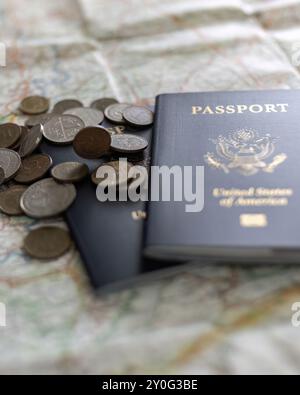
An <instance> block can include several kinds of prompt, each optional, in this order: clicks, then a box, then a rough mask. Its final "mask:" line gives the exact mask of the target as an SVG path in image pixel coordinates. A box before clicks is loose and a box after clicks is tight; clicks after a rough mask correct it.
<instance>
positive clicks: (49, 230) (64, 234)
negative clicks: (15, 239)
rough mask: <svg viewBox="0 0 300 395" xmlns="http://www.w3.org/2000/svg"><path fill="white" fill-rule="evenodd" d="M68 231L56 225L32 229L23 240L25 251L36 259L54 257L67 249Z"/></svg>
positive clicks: (69, 239) (68, 246)
mask: <svg viewBox="0 0 300 395" xmlns="http://www.w3.org/2000/svg"><path fill="white" fill-rule="evenodd" d="M70 246H71V238H70V234H69V232H68V231H66V230H65V229H62V228H59V227H57V226H43V227H40V228H37V229H34V230H32V231H31V232H30V233H29V234H28V235H27V236H26V237H25V240H24V250H25V252H26V253H27V254H28V255H30V256H31V257H33V258H37V259H55V258H59V257H60V256H62V255H63V254H64V253H65V252H67V251H68V250H69V248H70Z"/></svg>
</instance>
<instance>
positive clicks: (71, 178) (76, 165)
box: [51, 162, 89, 182]
mask: <svg viewBox="0 0 300 395" xmlns="http://www.w3.org/2000/svg"><path fill="white" fill-rule="evenodd" d="M88 174H89V168H88V166H87V165H86V164H85V163H80V162H64V163H60V164H58V165H56V166H55V167H53V169H52V170H51V175H52V177H53V178H54V179H55V180H57V181H63V182H79V181H82V180H83V179H84V178H85V177H87V176H88Z"/></svg>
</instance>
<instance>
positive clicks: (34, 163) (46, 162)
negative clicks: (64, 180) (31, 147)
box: [15, 154, 52, 184]
mask: <svg viewBox="0 0 300 395" xmlns="http://www.w3.org/2000/svg"><path fill="white" fill-rule="evenodd" d="M51 166H52V159H51V157H50V156H49V155H46V154H35V155H31V156H27V157H26V158H24V159H23V160H22V163H21V167H20V170H19V171H18V173H17V175H16V177H15V181H16V182H19V183H21V184H30V183H32V182H35V181H37V180H39V179H41V178H42V177H44V175H45V174H46V173H47V171H48V170H49V169H50V167H51Z"/></svg>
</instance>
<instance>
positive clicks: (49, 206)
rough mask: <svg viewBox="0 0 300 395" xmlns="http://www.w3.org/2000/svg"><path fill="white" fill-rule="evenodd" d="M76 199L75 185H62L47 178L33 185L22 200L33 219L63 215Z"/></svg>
mask: <svg viewBox="0 0 300 395" xmlns="http://www.w3.org/2000/svg"><path fill="white" fill-rule="evenodd" d="M75 198H76V189H75V187H74V185H73V184H61V183H58V182H57V181H55V180H53V178H45V179H44V180H40V181H37V182H36V183H35V184H33V185H31V186H30V187H29V188H28V189H27V190H26V191H25V193H24V194H23V196H22V198H21V207H22V210H23V211H24V213H25V214H26V215H28V216H29V217H32V218H49V217H54V216H57V215H59V214H62V213H63V212H64V211H65V210H67V209H68V208H69V207H70V206H71V204H72V203H73V201H74V200H75Z"/></svg>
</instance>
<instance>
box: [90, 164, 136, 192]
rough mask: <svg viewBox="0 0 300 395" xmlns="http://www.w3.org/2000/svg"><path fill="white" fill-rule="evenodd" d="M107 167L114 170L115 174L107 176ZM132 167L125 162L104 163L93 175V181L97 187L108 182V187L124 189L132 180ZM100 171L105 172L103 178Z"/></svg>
mask: <svg viewBox="0 0 300 395" xmlns="http://www.w3.org/2000/svg"><path fill="white" fill-rule="evenodd" d="M105 166H108V167H110V168H112V169H113V171H114V172H112V173H111V174H110V173H107V174H105ZM131 167H132V165H131V164H130V163H128V162H124V161H118V160H116V161H111V162H107V163H103V164H102V165H101V166H99V167H98V168H97V169H96V170H94V171H93V173H92V175H91V180H92V182H93V183H94V184H95V185H99V184H100V182H102V181H104V180H105V181H106V185H107V186H113V185H115V186H117V187H123V186H124V185H127V184H128V181H129V180H130V178H129V176H128V173H129V170H130V169H131ZM99 169H102V170H103V176H101V175H100V174H99V173H100V171H98V170H99Z"/></svg>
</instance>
